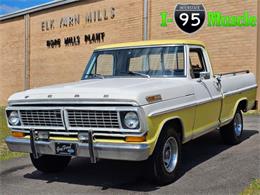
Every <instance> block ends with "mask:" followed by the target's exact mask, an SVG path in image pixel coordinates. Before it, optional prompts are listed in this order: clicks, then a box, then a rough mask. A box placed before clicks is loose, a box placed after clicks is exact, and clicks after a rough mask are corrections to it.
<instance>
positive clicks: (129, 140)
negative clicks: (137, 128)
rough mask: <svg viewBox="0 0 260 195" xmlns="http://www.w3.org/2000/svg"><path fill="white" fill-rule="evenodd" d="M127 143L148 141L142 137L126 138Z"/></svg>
mask: <svg viewBox="0 0 260 195" xmlns="http://www.w3.org/2000/svg"><path fill="white" fill-rule="evenodd" d="M125 141H127V142H144V141H146V138H145V136H142V137H126V139H125Z"/></svg>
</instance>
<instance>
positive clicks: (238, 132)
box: [234, 113, 242, 137]
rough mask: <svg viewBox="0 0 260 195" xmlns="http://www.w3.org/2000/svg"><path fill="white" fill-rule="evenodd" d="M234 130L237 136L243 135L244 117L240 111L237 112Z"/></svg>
mask: <svg viewBox="0 0 260 195" xmlns="http://www.w3.org/2000/svg"><path fill="white" fill-rule="evenodd" d="M234 130H235V134H236V136H237V137H239V136H240V135H241V132H242V118H241V116H240V114H239V113H236V116H235V118H234Z"/></svg>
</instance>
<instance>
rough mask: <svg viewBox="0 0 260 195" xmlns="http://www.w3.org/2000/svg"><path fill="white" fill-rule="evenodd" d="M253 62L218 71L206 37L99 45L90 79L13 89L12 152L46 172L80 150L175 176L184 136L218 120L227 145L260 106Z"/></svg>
mask: <svg viewBox="0 0 260 195" xmlns="http://www.w3.org/2000/svg"><path fill="white" fill-rule="evenodd" d="M256 89H257V85H256V80H255V76H254V75H253V74H252V73H249V71H239V72H232V73H226V74H219V75H214V74H213V71H212V68H211V63H210V59H209V56H208V54H207V51H206V49H205V46H204V44H203V43H202V42H199V41H190V40H189V41H188V40H158V41H142V42H131V43H121V44H113V45H106V46H102V47H99V48H97V49H95V50H94V52H93V55H92V56H91V58H90V60H89V62H88V64H87V66H86V70H85V72H84V73H83V76H82V79H81V81H78V82H74V83H68V84H60V85H54V86H49V87H42V88H36V89H30V90H27V91H24V92H19V93H16V94H14V95H12V96H11V97H10V98H9V101H8V107H7V109H6V116H7V121H8V126H9V128H10V129H11V131H12V136H10V137H7V138H6V143H7V145H8V147H9V149H10V150H11V151H17V152H27V153H30V157H31V160H32V163H33V165H34V166H35V167H36V168H37V169H38V170H40V171H42V172H55V171H61V170H63V169H64V168H65V167H66V166H67V165H68V163H69V161H70V160H71V157H74V156H80V157H89V158H90V159H91V162H92V163H96V162H97V159H116V160H127V161H145V163H147V166H145V167H146V168H147V170H148V172H149V175H151V176H152V178H153V179H154V180H155V181H156V182H158V183H159V184H166V183H169V182H172V181H174V179H175V178H176V174H177V172H178V170H179V167H180V163H181V146H182V144H184V143H186V142H188V141H190V140H192V139H195V138H197V137H199V136H201V135H203V134H205V133H208V132H210V131H213V130H216V129H219V130H220V133H221V135H222V137H223V140H224V141H225V143H227V144H237V143H239V141H240V139H241V135H242V132H243V119H242V112H246V111H248V110H250V109H252V108H253V107H254V106H255V102H256V101H255V100H256Z"/></svg>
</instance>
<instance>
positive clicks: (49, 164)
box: [30, 154, 71, 173]
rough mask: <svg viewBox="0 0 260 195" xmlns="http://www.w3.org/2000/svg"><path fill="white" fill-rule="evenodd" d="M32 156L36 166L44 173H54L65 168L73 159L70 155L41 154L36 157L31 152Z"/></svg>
mask: <svg viewBox="0 0 260 195" xmlns="http://www.w3.org/2000/svg"><path fill="white" fill-rule="evenodd" d="M30 157H31V161H32V164H33V165H34V167H35V168H36V169H37V170H39V171H41V172H44V173H54V172H59V171H62V170H64V169H65V168H66V167H67V166H68V164H69V162H70V159H71V157H70V156H54V155H41V156H40V157H39V158H37V159H36V158H34V156H33V154H30Z"/></svg>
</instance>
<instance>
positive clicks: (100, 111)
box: [6, 106, 147, 137]
mask: <svg viewBox="0 0 260 195" xmlns="http://www.w3.org/2000/svg"><path fill="white" fill-rule="evenodd" d="M6 110H7V111H12V110H16V111H18V113H19V115H20V118H22V119H23V120H24V119H26V120H25V123H23V121H21V125H20V126H10V125H9V124H8V127H9V128H10V129H12V130H15V131H21V132H25V133H26V132H29V130H30V129H35V130H47V131H49V132H50V133H53V134H57V135H58V134H59V135H72V134H73V135H76V134H77V133H78V132H86V131H93V135H97V136H115V137H125V136H128V135H141V134H144V133H146V131H147V126H146V123H145V121H146V119H145V114H144V111H143V110H142V109H141V108H140V107H135V106H113V107H112V106H100V107H99V106H95V107H88V106H86V107H85V106H84V107H71V106H62V107H54V106H53V107H52V106H11V107H7V108H6ZM58 111H59V113H61V120H62V125H61V121H60V118H59V117H58V119H57V115H54V116H56V118H55V117H54V118H55V122H53V125H52V126H48V125H51V124H52V123H51V122H50V121H49V119H50V118H49V117H47V118H46V119H44V120H45V121H47V123H46V122H45V123H46V125H45V123H44V125H40V126H39V125H38V124H39V122H40V121H41V120H38V119H37V120H35V121H34V123H32V124H30V123H29V121H30V120H29V119H31V118H30V117H28V115H29V116H31V115H30V114H28V113H30V112H31V113H32V112H33V113H34V112H38V115H39V113H41V114H42V112H43V113H45V115H46V113H49V112H50V113H51V114H53V113H56V114H57V112H58ZM121 111H135V112H137V114H138V116H139V120H140V128H139V129H124V128H123V127H122V125H121V120H120V112H121ZM23 112H24V113H23ZM25 112H26V113H27V115H25ZM74 114H75V115H76V117H74ZM88 115H89V116H91V117H90V119H91V120H89V119H88V117H87V118H86V119H84V117H83V116H88ZM26 116H27V118H26ZM36 116H37V114H36ZM78 116H79V117H78ZM36 118H37V117H36ZM44 120H43V121H44ZM97 123H98V124H97Z"/></svg>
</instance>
